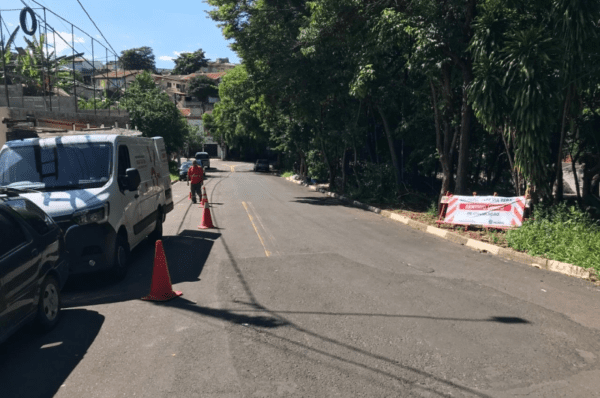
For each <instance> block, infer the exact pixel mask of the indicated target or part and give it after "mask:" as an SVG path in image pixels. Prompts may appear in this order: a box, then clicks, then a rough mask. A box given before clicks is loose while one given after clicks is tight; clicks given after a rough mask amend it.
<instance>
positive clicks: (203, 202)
mask: <svg viewBox="0 0 600 398" xmlns="http://www.w3.org/2000/svg"><path fill="white" fill-rule="evenodd" d="M205 203H208V196H206V188H204V186H202V201H201V202H200V206H204V204H205Z"/></svg>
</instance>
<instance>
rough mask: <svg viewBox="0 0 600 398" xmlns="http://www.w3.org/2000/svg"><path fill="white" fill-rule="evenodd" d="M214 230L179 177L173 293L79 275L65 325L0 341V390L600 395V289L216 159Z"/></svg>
mask: <svg viewBox="0 0 600 398" xmlns="http://www.w3.org/2000/svg"><path fill="white" fill-rule="evenodd" d="M211 162H212V163H213V164H212V165H213V167H216V169H213V170H211V171H209V173H208V176H209V178H208V180H207V183H206V189H207V192H208V196H209V201H210V203H211V206H212V209H211V210H212V217H213V221H214V223H215V225H216V226H217V227H218V228H217V229H211V230H199V229H198V228H197V227H198V225H199V224H200V221H201V217H202V209H200V208H199V207H198V205H192V204H191V202H190V201H189V200H188V199H187V194H188V188H187V186H186V184H185V183H177V184H175V185H174V186H173V189H174V193H175V194H174V196H175V201H176V202H177V205H176V206H175V210H174V211H173V212H171V213H170V214H169V215H168V218H167V222H166V224H165V231H164V232H165V238H164V240H163V242H164V247H165V252H166V256H167V260H168V264H169V269H170V274H171V280H172V282H173V285H174V289H175V290H181V291H183V293H184V294H183V296H182V297H180V298H176V299H174V300H172V301H170V302H168V303H153V302H147V301H142V300H140V298H141V297H142V296H145V295H146V294H147V293H148V291H149V287H150V280H151V273H152V259H153V250H154V248H153V246H152V245H150V244H149V243H145V244H142V245H141V246H140V247H138V248H136V249H135V250H134V251H133V253H132V257H133V261H132V265H131V269H130V272H129V274H128V276H127V277H126V278H125V280H123V281H121V282H118V283H116V282H114V281H113V280H111V279H110V278H108V277H106V276H103V275H92V276H87V277H78V278H72V279H71V280H70V281H69V284H68V286H67V288H66V291H65V292H64V297H63V305H64V307H65V310H64V312H63V318H62V319H61V322H60V324H59V325H58V327H57V328H56V329H55V330H53V331H52V332H50V333H48V334H46V335H40V334H38V333H37V332H36V331H35V330H33V328H31V327H29V328H26V329H24V330H23V331H22V332H21V333H19V334H18V335H16V336H14V337H12V338H11V339H9V340H8V341H7V342H5V343H4V344H3V345H1V346H0V397H2V398H11V397H52V396H56V397H169V398H174V397H185V398H187V397H338V396H339V397H404V396H406V397H412V396H414V397H451V396H452V397H512V396H528V397H594V396H600V367H599V365H600V315H599V314H600V288H599V287H597V286H594V285H593V284H591V283H589V282H586V281H581V280H577V279H574V278H569V277H566V276H563V275H559V274H554V273H551V272H548V271H544V270H539V269H535V268H531V267H528V266H525V265H521V264H517V263H512V262H509V261H505V260H503V259H500V258H498V257H495V256H492V255H489V254H484V253H479V252H476V251H472V250H470V249H468V248H465V247H463V246H460V245H457V244H454V243H452V242H449V241H446V240H443V239H438V238H436V237H435V236H432V235H428V234H425V233H422V232H420V231H417V230H413V229H411V228H410V227H407V226H405V225H403V224H400V223H397V222H394V221H392V220H389V219H387V218H384V217H381V216H378V215H376V214H373V213H370V212H366V211H363V210H359V209H355V208H351V207H347V206H345V205H344V204H342V203H340V202H338V201H336V200H335V199H331V198H328V197H326V196H325V195H322V194H320V193H315V192H312V191H309V190H308V189H306V188H304V187H301V186H298V185H295V184H291V183H289V182H287V181H285V180H284V179H282V178H279V177H276V176H273V175H269V174H257V173H254V172H252V171H251V168H252V166H251V165H250V164H246V163H235V162H220V161H214V160H211Z"/></svg>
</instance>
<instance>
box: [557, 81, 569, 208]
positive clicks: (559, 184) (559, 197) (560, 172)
mask: <svg viewBox="0 0 600 398" xmlns="http://www.w3.org/2000/svg"><path fill="white" fill-rule="evenodd" d="M570 102H571V89H570V88H569V91H568V92H567V96H566V98H565V104H564V106H563V114H562V125H561V128H560V141H559V142H558V157H557V159H556V180H555V182H554V183H555V184H556V194H555V196H554V202H560V201H562V200H563V192H564V189H563V188H564V187H563V184H564V182H563V169H562V161H563V150H562V147H563V145H564V143H565V134H566V129H567V127H566V125H567V117H568V116H567V113H568V110H569V105H570Z"/></svg>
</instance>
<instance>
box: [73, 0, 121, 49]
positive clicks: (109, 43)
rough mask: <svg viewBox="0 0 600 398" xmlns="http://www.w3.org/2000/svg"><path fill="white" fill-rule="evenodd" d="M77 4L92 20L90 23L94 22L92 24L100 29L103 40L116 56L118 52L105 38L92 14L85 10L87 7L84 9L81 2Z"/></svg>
mask: <svg viewBox="0 0 600 398" xmlns="http://www.w3.org/2000/svg"><path fill="white" fill-rule="evenodd" d="M77 2H78V3H79V5H80V6H81V8H82V9H83V11H84V12H85V14H86V15H87V16H88V18H89V19H90V21H92V23H93V24H94V26H95V27H96V29H98V32H100V34H101V35H102V38H103V39H104V41H105V42H106V44H108V46H109V47H110V49H111V50H113V53H114V54H115V55H116V54H117V52H116V51H115V49H114V48H113V47H112V46H111V45H110V43H109V42H108V40H106V37H104V33H102V31H101V30H100V28H99V27H98V25H96V22H94V20H93V19H92V17H91V16H90V14H88V12H87V10H86V9H85V7H83V4H81V1H79V0H77Z"/></svg>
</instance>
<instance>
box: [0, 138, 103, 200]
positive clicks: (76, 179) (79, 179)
mask: <svg viewBox="0 0 600 398" xmlns="http://www.w3.org/2000/svg"><path fill="white" fill-rule="evenodd" d="M111 173H112V146H111V144H110V143H74V144H60V145H58V146H40V145H27V146H17V147H12V148H11V147H5V148H4V150H2V152H0V186H11V187H23V188H25V187H27V188H34V189H37V190H40V191H52V190H68V189H81V188H98V187H101V186H103V185H104V184H106V183H107V182H108V180H109V178H110V175H111Z"/></svg>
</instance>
